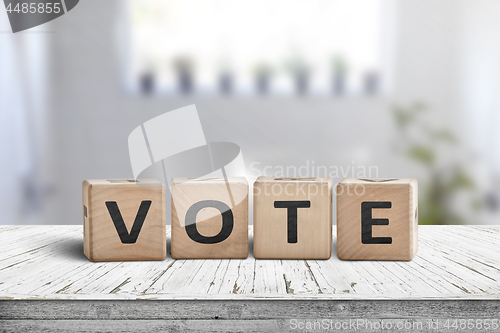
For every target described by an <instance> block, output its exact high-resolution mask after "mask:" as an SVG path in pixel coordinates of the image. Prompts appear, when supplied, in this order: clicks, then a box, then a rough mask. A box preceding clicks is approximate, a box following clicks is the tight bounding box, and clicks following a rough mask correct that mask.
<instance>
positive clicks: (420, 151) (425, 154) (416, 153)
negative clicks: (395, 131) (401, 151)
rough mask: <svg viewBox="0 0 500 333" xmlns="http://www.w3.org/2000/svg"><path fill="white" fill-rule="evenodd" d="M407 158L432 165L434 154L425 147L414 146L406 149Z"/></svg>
mask: <svg viewBox="0 0 500 333" xmlns="http://www.w3.org/2000/svg"><path fill="white" fill-rule="evenodd" d="M407 153H408V156H409V157H411V158H413V159H414V160H417V161H419V162H422V163H424V164H426V165H431V164H433V163H434V160H435V157H434V152H433V151H432V150H431V149H430V148H427V147H425V146H419V145H415V146H413V147H410V148H409V149H408V152H407Z"/></svg>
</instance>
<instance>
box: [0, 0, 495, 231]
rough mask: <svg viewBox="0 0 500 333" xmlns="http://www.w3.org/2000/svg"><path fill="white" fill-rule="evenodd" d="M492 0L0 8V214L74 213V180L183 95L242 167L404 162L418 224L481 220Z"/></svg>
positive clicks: (190, 1) (489, 122)
mask: <svg viewBox="0 0 500 333" xmlns="http://www.w3.org/2000/svg"><path fill="white" fill-rule="evenodd" d="M499 17H500V2H499V1H496V0H474V1H473V0H442V1H433V0H404V1H403V0H385V1H384V0H349V1H338V0H308V1H304V0H300V1H298V0H287V1H282V0H266V1H263V0H252V1H246V0H240V1H230V0H168V1H160V0H127V1H118V0H109V1H97V0H86V1H81V2H80V3H79V4H78V6H77V7H76V8H75V9H74V10H72V11H71V12H69V13H68V14H66V15H64V16H62V17H60V18H58V19H56V20H54V21H52V22H50V23H48V24H44V25H42V26H39V27H36V28H32V29H29V30H26V31H24V32H20V33H16V34H12V32H11V30H10V26H9V23H8V18H7V14H6V12H5V11H4V10H0V153H1V159H0V171H1V172H2V174H3V179H2V182H1V186H0V209H1V213H2V219H1V220H0V224H80V223H82V218H81V215H82V206H81V183H82V181H83V180H84V179H91V178H104V179H110V178H131V177H132V170H131V166H130V160H129V155H128V147H127V138H128V135H129V133H130V132H131V131H132V130H133V129H134V128H136V127H137V126H139V125H140V124H142V123H143V122H145V121H146V120H149V119H151V118H153V117H155V116H157V115H160V114H162V113H164V112H167V111H169V110H173V109H176V108H179V107H182V106H186V105H189V104H193V103H195V104H196V106H197V108H198V112H199V115H200V118H201V122H202V125H203V129H204V132H205V136H206V138H207V140H208V141H228V142H234V143H236V144H238V145H239V146H240V147H241V149H242V152H243V157H244V159H245V165H246V168H247V175H248V179H249V182H250V183H253V181H254V180H255V178H256V177H257V176H259V175H261V174H264V171H267V174H268V175H271V174H272V173H273V172H276V170H279V169H278V168H279V167H282V168H285V170H286V168H287V167H295V168H296V170H297V169H299V168H300V167H301V166H306V165H307V173H309V175H311V173H313V172H314V173H315V174H314V176H316V175H317V171H318V170H320V169H318V167H320V166H321V167H324V168H325V169H327V170H328V174H327V175H331V176H333V177H334V182H335V183H336V182H339V181H340V180H341V179H342V178H344V176H348V177H350V176H353V174H352V171H353V170H355V174H354V176H362V177H365V176H372V177H375V176H378V177H414V178H417V179H418V181H419V200H420V201H419V206H420V208H419V210H420V212H419V220H420V223H421V224H498V223H500V219H499V218H500V210H499V208H500V134H499V133H498V132H499V131H498V129H500V38H498V34H499V33H500V20H499V19H498V18H499ZM313 166H314V167H313ZM265 167H268V168H267V169H265ZM370 167H371V169H368V168H370ZM332 168H337V170H338V171H339V172H338V173H337V174H331V173H330V172H331V171H332V170H335V169H332ZM363 168H365V170H371V174H369V175H368V174H365V175H358V174H357V172H358V171H359V170H363ZM321 170H324V169H321ZM340 170H343V172H344V173H345V175H343V174H342V172H340ZM374 170H375V171H374ZM374 172H376V174H375V173H374ZM289 176H294V175H293V174H289ZM168 195H169V194H168ZM169 199H170V198H169V197H167V202H169V201H170V200H169ZM167 208H168V209H169V207H167ZM334 216H335V212H334ZM167 221H168V223H169V221H170V219H169V218H168V219H167ZM250 221H251V220H250ZM334 221H335V220H334Z"/></svg>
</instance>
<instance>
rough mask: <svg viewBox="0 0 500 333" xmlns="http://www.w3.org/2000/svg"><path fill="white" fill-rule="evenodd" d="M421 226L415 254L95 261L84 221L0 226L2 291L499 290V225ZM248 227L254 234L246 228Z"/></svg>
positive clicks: (145, 295) (359, 295)
mask: <svg viewBox="0 0 500 333" xmlns="http://www.w3.org/2000/svg"><path fill="white" fill-rule="evenodd" d="M419 229H420V230H419V243H420V244H419V252H418V254H417V255H416V256H415V258H414V259H413V260H412V261H394V262H393V261H343V260H339V259H338V258H337V256H335V255H333V256H332V257H331V258H330V259H329V260H255V258H254V257H253V255H252V254H250V256H249V257H248V258H247V259H222V260H198V259H195V260H175V259H172V258H171V257H167V258H166V259H165V260H163V261H143V262H133V261H132V262H130V261H126V262H96V263H94V262H89V261H88V260H87V259H86V258H85V256H84V255H83V239H82V238H83V237H82V229H81V227H80V226H1V227H0V299H11V300H115V301H118V300H194V299H197V300H202V299H205V300H221V301H222V300H294V299H298V300H422V299H427V300H436V299H438V300H457V299H467V300H482V299H500V283H499V281H500V268H499V267H500V258H499V256H498V244H499V242H500V226H420V227H419ZM249 233H250V239H249V240H250V242H251V241H252V228H249ZM169 239H170V228H167V240H168V241H169ZM333 239H335V230H333ZM334 253H335V242H334Z"/></svg>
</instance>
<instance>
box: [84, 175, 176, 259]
mask: <svg viewBox="0 0 500 333" xmlns="http://www.w3.org/2000/svg"><path fill="white" fill-rule="evenodd" d="M83 207H84V208H83V210H84V216H83V219H84V246H83V248H84V253H85V255H86V256H87V258H89V260H91V261H125V260H163V259H165V257H166V255H167V240H166V230H165V225H166V216H165V187H164V185H163V184H162V183H161V182H159V181H157V180H154V179H143V180H139V181H135V180H127V179H123V180H86V181H84V182H83Z"/></svg>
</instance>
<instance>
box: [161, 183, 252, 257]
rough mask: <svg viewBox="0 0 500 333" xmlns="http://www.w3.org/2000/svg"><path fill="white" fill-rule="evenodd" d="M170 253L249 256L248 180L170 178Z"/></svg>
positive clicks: (178, 255) (180, 255)
mask: <svg viewBox="0 0 500 333" xmlns="http://www.w3.org/2000/svg"><path fill="white" fill-rule="evenodd" d="M170 191H171V193H172V257H173V258H175V259H245V258H247V257H248V182H247V180H246V179H245V178H243V177H229V178H227V179H224V178H173V179H172V183H171V188H170Z"/></svg>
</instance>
